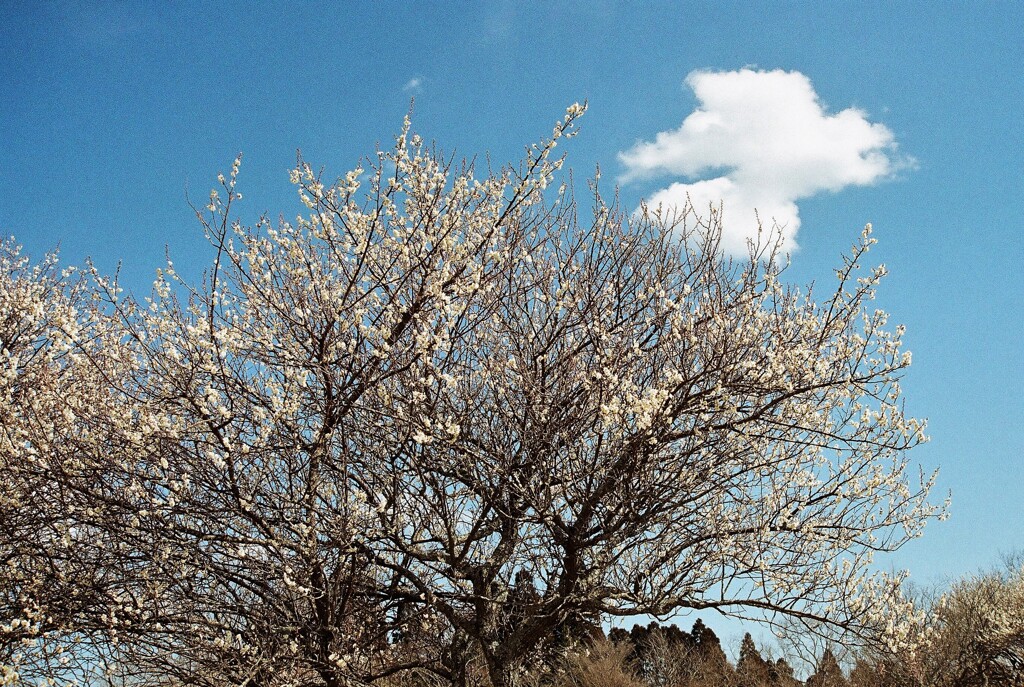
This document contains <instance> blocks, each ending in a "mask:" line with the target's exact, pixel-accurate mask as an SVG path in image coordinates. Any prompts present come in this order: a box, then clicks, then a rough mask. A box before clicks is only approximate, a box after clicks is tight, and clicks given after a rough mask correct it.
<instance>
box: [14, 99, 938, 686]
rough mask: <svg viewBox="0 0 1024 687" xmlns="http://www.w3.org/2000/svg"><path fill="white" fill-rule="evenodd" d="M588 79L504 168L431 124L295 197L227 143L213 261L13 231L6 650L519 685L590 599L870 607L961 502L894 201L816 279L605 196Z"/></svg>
mask: <svg viewBox="0 0 1024 687" xmlns="http://www.w3.org/2000/svg"><path fill="white" fill-rule="evenodd" d="M582 111H583V108H582V107H579V106H573V107H572V108H570V109H569V111H568V112H567V115H566V117H565V118H564V119H563V120H562V121H560V122H559V123H558V124H557V125H556V127H555V129H554V132H553V135H552V136H551V137H550V138H549V139H546V140H544V141H542V142H541V143H539V144H537V145H535V146H532V147H531V148H530V149H529V150H528V151H527V156H526V158H525V159H524V160H523V162H522V163H521V164H520V166H518V167H510V168H506V169H504V170H502V171H500V172H499V173H492V174H490V175H487V176H485V177H483V178H477V177H476V176H475V174H474V170H473V168H472V166H463V167H461V168H456V167H454V166H453V165H451V164H450V163H447V162H445V159H444V158H443V157H442V156H441V155H439V154H438V153H436V152H435V151H433V150H431V149H429V148H428V147H426V146H425V145H424V144H423V142H422V141H421V140H420V139H419V138H418V137H417V136H415V135H411V134H410V133H409V128H408V125H406V128H405V129H404V130H403V133H402V134H401V135H400V136H399V137H398V139H397V143H396V146H395V148H394V150H393V151H390V152H388V153H380V154H379V157H378V160H377V162H376V163H375V165H374V169H372V170H371V172H370V173H369V174H366V173H364V170H362V169H356V170H354V171H353V172H351V173H349V174H348V175H346V176H345V177H344V178H342V179H340V180H338V181H337V182H336V183H333V184H327V183H325V182H324V181H323V180H322V175H321V174H318V173H316V172H315V171H314V170H313V169H312V168H311V167H310V166H308V165H306V164H305V163H302V162H301V161H300V163H299V164H298V165H297V167H296V169H295V170H294V171H293V172H292V178H291V181H292V183H293V184H295V185H296V187H297V189H298V193H299V197H300V199H301V201H302V203H303V204H304V206H305V208H306V212H305V215H304V216H303V217H300V218H299V220H298V221H297V222H295V223H287V222H281V223H280V224H278V225H276V226H275V225H272V224H271V223H270V222H269V221H268V220H266V219H264V220H261V221H260V222H258V223H257V225H256V226H255V227H252V228H247V227H244V226H241V225H240V224H239V223H238V222H237V221H235V220H233V219H232V217H233V215H232V206H233V204H235V203H237V202H238V201H239V200H240V199H241V196H240V194H239V193H238V192H237V191H236V188H235V181H236V175H237V172H238V163H237V162H236V164H235V167H234V168H233V171H232V173H231V175H230V177H229V178H227V179H225V178H221V180H220V181H221V188H220V189H219V190H217V191H214V192H213V193H212V194H211V197H210V202H209V205H208V206H206V207H205V208H201V209H199V210H198V211H197V214H198V215H199V217H200V219H201V220H202V222H203V225H204V227H205V230H206V233H207V236H208V238H209V239H210V241H211V244H212V246H213V254H214V257H213V260H212V264H211V267H210V269H209V270H208V272H207V274H206V277H205V279H204V281H203V282H202V283H201V284H198V285H194V284H190V283H186V282H185V281H184V280H182V279H181V278H179V276H178V275H177V274H176V272H175V271H174V269H173V266H172V265H170V264H169V265H168V266H167V268H166V269H164V270H162V271H161V272H160V273H159V274H158V277H157V280H156V283H155V286H154V291H153V294H152V296H151V297H150V298H147V299H142V300H137V299H133V298H127V297H124V296H123V295H122V294H121V293H120V291H119V289H118V287H117V285H116V283H114V282H111V281H108V280H105V279H103V278H101V277H100V276H98V275H96V274H92V275H91V276H88V277H87V278H85V279H76V278H74V277H73V276H72V275H69V274H66V273H60V272H57V271H56V267H55V266H53V264H52V262H51V261H46V262H44V263H43V264H42V265H41V266H38V267H32V266H31V265H30V264H28V263H27V262H25V261H24V259H23V258H22V257H21V256H20V255H19V254H18V252H17V250H16V249H15V248H14V247H13V245H10V244H5V247H4V251H5V252H4V254H3V262H2V264H0V267H2V268H3V273H2V274H0V324H2V326H3V330H2V331H0V344H2V347H3V352H2V358H0V364H2V365H3V366H4V367H3V373H2V374H3V376H2V377H0V384H2V386H0V419H2V421H3V430H2V431H0V466H2V469H3V471H4V474H5V475H6V479H8V480H9V481H10V483H11V484H12V485H13V486H12V489H11V491H9V492H8V494H7V495H6V496H5V497H4V498H3V500H2V502H0V508H3V509H4V510H3V515H4V521H3V522H4V524H3V525H2V526H0V537H2V538H3V539H2V541H0V556H2V557H3V559H4V563H5V564H6V565H5V567H4V568H3V571H2V572H0V593H2V594H3V597H2V603H3V604H4V606H3V610H4V612H5V613H4V620H3V622H4V623H5V624H4V625H3V626H0V641H2V642H3V644H2V647H3V652H4V653H3V654H2V655H0V659H2V660H3V661H4V662H5V663H6V667H5V669H4V670H5V671H7V672H6V673H5V675H6V676H7V678H6V679H8V680H10V681H14V680H15V679H17V677H16V676H17V675H21V676H22V678H24V679H31V678H32V677H54V678H56V677H60V678H63V679H74V680H78V681H80V682H83V683H88V682H98V683H102V682H110V681H116V680H123V681H130V682H132V683H135V684H156V683H160V684H166V683H167V681H172V682H178V683H188V684H208V685H222V684H246V685H252V686H258V685H259V686H262V685H266V686H270V685H285V684H291V685H300V684H302V685H305V684H309V685H314V684H317V685H327V686H328V687H334V686H336V685H342V684H350V683H353V682H359V683H367V682H373V681H375V680H379V679H382V678H385V677H388V676H390V675H394V674H396V673H400V672H402V671H407V670H425V671H429V672H431V673H433V674H435V675H436V676H439V677H441V678H443V679H446V680H451V681H453V682H465V681H466V680H467V669H468V668H467V667H468V665H469V664H470V663H471V662H472V661H476V660H479V661H480V662H481V665H480V667H481V669H482V670H484V671H485V672H486V673H487V674H488V675H489V676H490V678H491V681H492V682H493V683H494V684H496V685H508V684H513V683H514V682H515V681H516V679H517V676H518V675H519V671H521V670H523V669H524V668H527V667H529V665H530V661H531V660H532V659H533V658H534V657H535V656H537V655H538V654H539V653H540V652H542V651H544V650H546V649H550V647H551V645H552V643H553V641H554V640H555V639H556V638H559V637H563V636H564V634H565V628H566V627H568V626H569V625H571V624H572V623H573V622H577V621H578V620H579V619H580V618H584V617H601V616H606V615H632V614H637V613H651V614H666V613H670V612H672V611H674V610H677V609H683V608H715V609H719V610H721V611H723V612H726V613H731V614H736V615H745V614H749V613H753V614H755V615H757V616H759V617H760V616H762V615H767V616H768V617H778V618H796V619H802V620H805V621H806V622H807V623H809V624H822V623H823V624H825V625H829V626H834V627H838V628H843V629H848V630H851V631H854V632H856V631H858V630H860V629H866V628H873V627H875V626H876V625H877V623H878V620H879V617H880V613H881V612H882V610H883V607H884V606H885V601H886V600H887V599H888V598H890V596H889V591H890V588H891V584H892V581H891V580H887V579H885V578H882V577H879V576H877V575H875V574H873V573H872V572H871V561H872V555H873V554H874V553H875V552H877V551H890V550H893V549H895V548H898V547H899V546H900V545H901V544H903V543H904V542H905V541H907V539H908V538H911V537H914V536H917V535H918V534H919V533H920V531H921V528H922V526H923V524H924V522H925V521H926V520H927V519H928V518H930V517H932V516H933V515H935V514H936V513H937V509H936V508H935V507H934V506H932V505H930V504H929V503H928V502H927V500H926V497H927V492H928V489H929V487H930V480H928V479H921V480H915V479H914V478H913V476H912V475H910V474H908V462H907V456H906V450H907V449H909V448H911V447H912V446H914V445H915V444H916V443H918V442H919V441H921V440H922V438H923V435H922V426H921V425H920V423H918V422H917V421H915V420H913V419H912V418H910V417H908V416H907V415H905V414H904V412H903V405H902V395H901V390H900V386H899V381H898V380H899V378H900V376H901V374H902V372H903V370H904V369H905V368H906V366H907V365H908V364H909V356H908V355H907V354H905V353H903V352H901V350H900V345H901V344H900V332H901V330H900V329H899V328H896V329H895V330H894V331H890V330H888V329H886V315H885V314H884V313H883V312H881V311H877V310H871V309H870V308H868V303H869V301H870V300H871V298H872V297H873V294H874V289H875V287H876V285H877V283H878V281H879V280H880V279H881V277H882V276H883V274H884V270H883V269H881V268H878V269H875V270H873V271H870V272H869V273H868V274H867V275H865V276H858V274H859V273H858V270H859V269H860V266H861V262H862V259H863V256H864V253H865V252H866V251H867V250H868V247H869V246H870V244H871V243H872V242H873V240H872V239H871V238H870V236H869V233H870V228H868V229H866V230H865V232H864V234H863V235H862V237H861V239H860V241H859V242H858V243H857V244H856V245H855V246H854V248H853V251H852V253H851V255H850V256H849V257H847V258H846V259H845V261H844V264H843V267H842V268H841V269H840V270H839V271H838V278H839V280H838V285H837V286H836V288H835V289H834V291H832V292H830V293H829V294H827V296H826V297H825V298H823V299H821V300H818V299H816V298H814V297H813V295H812V294H811V293H809V292H807V293H804V292H801V291H798V290H796V289H795V288H793V287H790V286H786V285H784V283H783V282H782V280H781V279H780V272H781V269H782V268H781V266H780V265H781V262H782V260H781V258H780V256H779V255H777V252H776V251H777V243H776V242H775V241H773V240H772V237H771V235H770V233H767V232H766V235H765V238H764V240H763V241H762V242H761V243H760V244H758V245H752V246H751V247H750V254H749V257H748V258H747V259H742V260H730V259H727V258H725V257H723V256H722V255H721V253H720V251H719V250H718V246H719V239H720V236H721V232H720V225H719V223H718V219H717V216H716V215H714V214H712V215H711V216H710V217H707V218H705V219H703V220H701V219H699V218H697V217H695V215H694V214H693V212H692V209H686V210H685V211H682V212H678V213H675V214H669V213H662V212H661V211H660V210H649V209H646V208H645V209H643V211H642V212H640V213H637V214H634V215H631V216H626V215H624V214H623V213H621V212H620V211H618V210H617V209H616V207H615V206H614V205H609V204H608V203H607V202H606V201H605V199H604V198H603V197H602V195H601V193H600V192H599V190H598V188H597V185H596V182H595V184H594V185H593V186H592V191H593V193H592V196H593V203H592V214H591V215H590V216H588V217H587V218H585V219H584V218H582V217H581V216H580V215H579V214H578V209H579V208H578V204H577V203H576V201H575V200H574V198H573V195H572V193H571V191H569V190H567V189H566V187H565V186H564V185H562V186H560V187H558V188H557V189H556V188H555V186H554V184H553V183H552V182H554V181H556V177H557V173H558V171H559V169H560V168H561V164H562V160H561V159H556V158H554V157H553V156H552V151H553V150H554V149H555V147H556V146H557V145H558V143H559V142H560V141H561V140H562V139H563V138H564V137H566V136H570V135H572V133H573V131H574V127H575V125H576V121H577V119H578V117H579V116H580V115H581V114H582Z"/></svg>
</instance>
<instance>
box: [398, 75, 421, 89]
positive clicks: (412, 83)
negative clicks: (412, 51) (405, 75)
mask: <svg viewBox="0 0 1024 687" xmlns="http://www.w3.org/2000/svg"><path fill="white" fill-rule="evenodd" d="M421 85H423V80H422V79H420V78H419V77H418V76H417V77H415V78H412V79H409V80H408V81H406V82H405V85H404V86H402V90H403V91H405V92H406V93H409V92H413V93H419V92H420V90H421V89H420V86H421Z"/></svg>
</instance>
